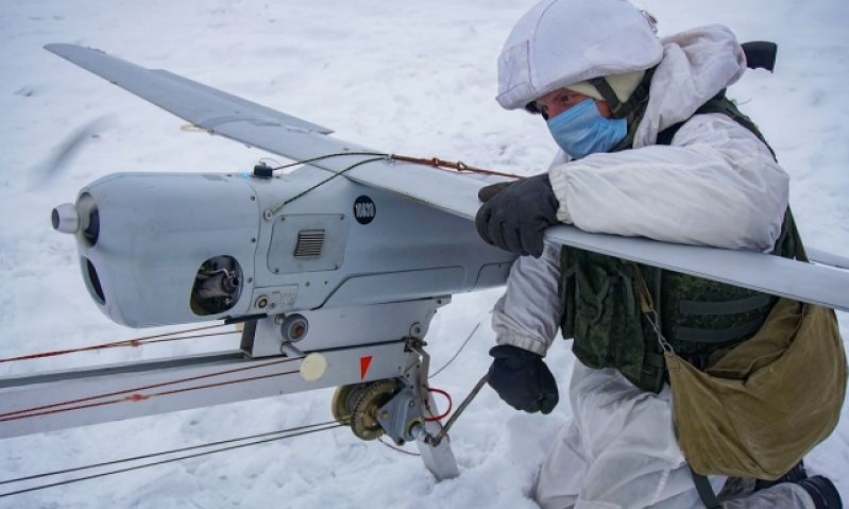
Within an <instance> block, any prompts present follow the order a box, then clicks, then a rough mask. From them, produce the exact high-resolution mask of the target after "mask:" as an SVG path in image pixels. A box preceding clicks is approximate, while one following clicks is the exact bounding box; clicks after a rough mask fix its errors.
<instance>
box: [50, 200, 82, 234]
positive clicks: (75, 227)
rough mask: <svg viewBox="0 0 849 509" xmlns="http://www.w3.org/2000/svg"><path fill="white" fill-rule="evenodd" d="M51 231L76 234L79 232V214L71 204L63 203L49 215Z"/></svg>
mask: <svg viewBox="0 0 849 509" xmlns="http://www.w3.org/2000/svg"><path fill="white" fill-rule="evenodd" d="M50 220H51V222H52V223H53V229H54V230H56V231H57V232H62V233H77V232H78V231H79V230H80V214H79V213H78V212H77V208H76V207H74V204H73V203H63V204H62V205H59V206H58V207H56V208H55V209H53V212H51V213H50Z"/></svg>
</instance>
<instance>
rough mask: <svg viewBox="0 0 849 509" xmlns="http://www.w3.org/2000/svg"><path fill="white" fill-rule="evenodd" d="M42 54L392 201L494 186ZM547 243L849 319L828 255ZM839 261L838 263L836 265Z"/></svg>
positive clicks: (139, 77)
mask: <svg viewBox="0 0 849 509" xmlns="http://www.w3.org/2000/svg"><path fill="white" fill-rule="evenodd" d="M46 49H48V50H49V51H51V52H53V53H55V54H57V55H59V56H61V57H63V58H65V59H67V60H69V61H71V62H72V63H74V64H77V65H79V66H80V67H83V68H85V69H87V70H89V71H91V72H93V73H94V74H97V75H98V76H101V77H103V78H105V79H107V80H108V81H110V82H112V83H114V84H116V85H118V86H120V87H121V88H124V89H126V90H128V91H130V92H132V93H133V94H135V95H137V96H139V97H141V98H143V99H146V100H148V101H150V102H152V103H153V104H156V105H157V106H159V107H161V108H163V109H165V110H167V111H169V112H171V113H173V114H175V115H177V116H178V117H180V118H183V119H185V120H187V121H189V122H191V123H192V124H193V125H195V126H197V127H200V128H203V129H205V130H207V131H208V132H210V133H212V134H220V135H222V136H225V137H227V138H231V139H233V140H236V141H240V142H242V143H246V144H248V145H250V146H254V147H257V148H261V149H263V150H266V151H268V152H271V153H274V154H278V155H281V156H284V157H288V158H290V159H294V160H301V161H302V160H307V159H312V158H315V157H320V156H323V155H327V154H338V153H347V152H350V153H351V155H349V156H344V157H333V158H328V159H323V160H319V161H315V162H311V163H310V164H311V165H312V166H315V167H318V168H322V169H324V170H327V171H331V172H334V173H339V172H341V171H345V172H346V173H345V175H346V176H347V177H348V178H350V179H352V180H354V181H355V182H358V183H361V184H364V185H368V186H371V187H377V188H381V189H385V190H388V191H392V192H395V193H399V194H401V195H404V196H406V197H408V198H410V199H413V200H416V201H419V202H423V203H426V204H428V205H430V206H433V207H437V208H440V209H442V210H446V211H448V212H451V213H453V214H456V215H459V216H462V217H466V218H468V219H473V218H474V217H475V213H476V212H477V209H478V207H479V202H478V200H477V191H478V189H480V188H481V187H482V186H483V185H485V184H488V183H491V182H493V181H496V180H499V179H493V178H491V177H481V176H477V175H474V176H472V175H465V174H457V173H453V172H446V171H442V170H438V169H435V168H430V167H427V166H422V165H416V164H409V163H402V162H396V161H389V160H380V161H374V162H370V163H367V164H362V165H360V166H356V167H354V168H351V167H352V166H353V165H355V164H356V163H360V162H363V161H366V160H367V159H373V158H375V157H376V154H379V152H376V151H373V150H369V149H366V148H364V147H360V146H357V145H354V144H351V143H347V142H343V141H340V140H337V139H334V138H332V137H330V136H328V134H330V133H331V132H332V131H331V130H330V129H327V128H325V127H322V126H319V125H317V124H313V123H311V122H307V121H305V120H302V119H299V118H296V117H293V116H291V115H287V114H285V113H281V112H278V111H275V110H272V109H270V108H267V107H264V106H261V105H259V104H256V103H253V102H250V101H247V100H244V99H241V98H239V97H236V96H233V95H230V94H227V93H225V92H222V91H220V90H216V89H214V88H210V87H208V86H206V85H202V84H200V83H197V82H194V81H191V80H188V79H186V78H182V77H180V76H177V75H175V74H172V73H170V72H167V71H164V70H151V69H145V68H143V67H139V66H137V65H135V64H131V63H129V62H126V61H124V60H121V59H118V58H115V57H112V56H110V55H107V54H106V53H103V52H102V51H99V50H95V49H91V48H84V47H80V46H75V45H69V44H49V45H47V46H46ZM546 237H547V238H548V239H549V240H551V241H554V242H557V243H561V244H565V245H569V246H574V247H578V248H582V249H587V250H590V251H595V252H599V253H603V254H607V255H610V256H615V257H618V258H623V259H627V260H632V261H635V262H638V263H644V264H647V265H653V266H657V267H661V268H664V269H668V270H673V271H677V272H683V273H685V274H691V275H694V276H698V277H703V278H707V279H712V280H716V281H721V282H724V283H729V284H733V285H737V286H743V287H746V288H751V289H753V290H758V291H762V292H766V293H770V294H774V295H780V296H782V297H788V298H793V299H797V300H801V301H805V302H810V303H813V304H819V305H823V306H827V307H833V308H836V309H840V310H843V311H849V271H844V270H840V269H839V267H841V266H843V267H844V268H845V267H847V266H849V261H847V260H846V259H844V258H841V257H838V256H836V255H830V254H828V253H820V252H815V253H817V256H816V257H815V258H814V259H815V260H817V261H820V260H821V261H822V263H823V264H824V265H817V264H810V263H801V262H797V261H794V260H788V259H785V258H779V257H776V256H769V255H766V254H763V253H752V252H742V251H729V250H725V249H717V248H710V247H702V246H686V245H678V244H668V243H664V242H657V241H653V240H649V239H639V238H629V237H620V236H616V235H603V234H593V233H587V232H583V231H581V230H579V229H577V228H574V227H570V226H557V227H554V228H550V229H549V230H548V231H547V232H546ZM835 260H837V261H835Z"/></svg>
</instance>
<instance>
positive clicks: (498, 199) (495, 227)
mask: <svg viewBox="0 0 849 509" xmlns="http://www.w3.org/2000/svg"><path fill="white" fill-rule="evenodd" d="M478 198H479V199H480V200H481V201H484V202H485V203H484V204H483V206H481V208H480V209H479V210H478V215H477V217H476V218H475V226H476V227H477V229H478V234H479V235H480V236H481V238H483V240H485V241H486V242H487V243H489V244H492V245H495V246H498V247H500V248H501V249H505V250H507V251H510V252H513V253H516V254H520V255H532V256H535V257H537V258H539V257H540V256H541V255H542V249H543V242H542V239H543V232H544V231H545V229H546V228H548V227H549V226H551V225H553V224H556V223H557V209H558V208H559V207H560V203H559V202H558V201H557V197H556V196H554V190H552V189H551V183H550V182H549V181H548V174H547V173H543V174H542V175H536V176H534V177H528V178H526V179H523V180H519V181H516V182H513V183H510V184H507V185H505V183H504V182H502V183H498V184H493V185H491V186H486V187H484V188H482V189H481V190H480V191H478Z"/></svg>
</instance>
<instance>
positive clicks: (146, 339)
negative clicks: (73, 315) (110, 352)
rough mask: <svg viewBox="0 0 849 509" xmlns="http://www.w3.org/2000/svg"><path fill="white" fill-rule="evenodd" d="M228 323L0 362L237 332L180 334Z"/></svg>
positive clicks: (18, 357) (17, 357) (53, 351)
mask: <svg viewBox="0 0 849 509" xmlns="http://www.w3.org/2000/svg"><path fill="white" fill-rule="evenodd" d="M228 325H229V324H226V323H224V324H215V325H206V326H203V327H194V328H190V329H183V330H180V331H176V332H167V333H163V334H154V335H152V336H143V337H139V338H133V339H123V340H120V341H112V342H109V343H100V344H97V345H90V346H83V347H79V348H68V349H64V350H50V351H46V352H39V353H34V354H27V355H19V356H16V357H6V358H4V359H0V364H3V363H6V362H13V361H27V360H34V359H43V358H46V357H56V356H59V355H68V354H72V353H79V352H92V351H95V350H106V349H109V348H122V347H133V348H137V347H140V346H142V345H149V344H153V343H164V342H170V341H182V340H186V339H197V338H206V337H213V336H227V335H229V334H237V333H238V332H239V331H227V332H214V333H206V334H192V335H189V336H181V334H189V333H191V332H198V331H203V330H210V329H217V328H221V327H226V326H228Z"/></svg>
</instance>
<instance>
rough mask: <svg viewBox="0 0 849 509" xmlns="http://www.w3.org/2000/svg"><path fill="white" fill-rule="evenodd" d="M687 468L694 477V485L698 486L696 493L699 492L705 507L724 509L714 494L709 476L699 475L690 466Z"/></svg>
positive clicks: (708, 508)
mask: <svg viewBox="0 0 849 509" xmlns="http://www.w3.org/2000/svg"><path fill="white" fill-rule="evenodd" d="M687 467H688V468H689V469H690V474H691V475H692V476H693V483H694V484H695V485H696V491H698V492H699V498H700V499H701V500H702V503H703V504H704V505H705V507H706V508H707V509H722V504H720V503H719V499H718V498H717V497H716V493H714V492H713V486H711V484H710V481H709V480H708V478H707V476H704V475H702V474H697V473H696V471H695V470H693V467H691V466H690V465H689V464H687Z"/></svg>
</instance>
